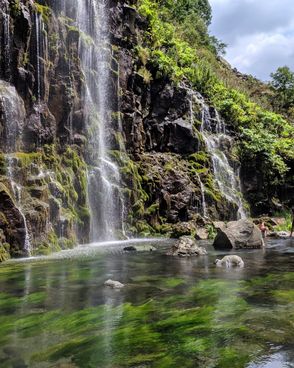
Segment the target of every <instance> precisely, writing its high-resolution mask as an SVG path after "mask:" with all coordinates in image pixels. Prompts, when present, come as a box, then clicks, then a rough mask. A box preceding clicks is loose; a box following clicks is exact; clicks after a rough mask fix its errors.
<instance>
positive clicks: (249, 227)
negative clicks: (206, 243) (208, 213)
mask: <svg viewBox="0 0 294 368" xmlns="http://www.w3.org/2000/svg"><path fill="white" fill-rule="evenodd" d="M215 225H216V224H215ZM216 230H217V236H216V238H215V240H214V243H213V246H214V248H216V249H232V248H233V249H258V248H261V247H263V246H264V242H263V240H262V237H261V232H260V230H259V229H258V227H257V226H256V225H254V223H253V222H252V221H250V220H239V221H231V222H229V223H227V224H225V223H218V224H217V226H216Z"/></svg>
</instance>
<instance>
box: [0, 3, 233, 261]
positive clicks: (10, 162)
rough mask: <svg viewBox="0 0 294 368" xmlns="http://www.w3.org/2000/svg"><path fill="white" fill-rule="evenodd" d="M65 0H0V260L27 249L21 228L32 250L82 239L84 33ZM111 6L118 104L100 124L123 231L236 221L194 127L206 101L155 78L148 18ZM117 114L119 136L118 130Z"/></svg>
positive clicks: (172, 230) (167, 230) (128, 7)
mask: <svg viewBox="0 0 294 368" xmlns="http://www.w3.org/2000/svg"><path fill="white" fill-rule="evenodd" d="M62 3H64V2H59V1H54V0H46V1H45V0H43V1H41V0H40V1H33V0H21V1H18V0H15V1H7V0H0V8H1V11H0V48H1V54H0V55H1V56H0V78H1V85H0V97H1V98H0V148H1V156H0V165H1V166H0V174H1V177H0V181H1V191H0V197H1V198H0V229H1V230H0V235H1V236H0V243H1V244H2V245H1V247H2V248H1V249H2V253H1V254H5V256H3V258H5V257H6V256H8V255H9V254H10V255H12V256H19V255H24V254H25V250H24V232H25V230H26V229H25V227H27V231H28V232H29V234H30V241H31V244H32V251H33V253H36V252H39V253H40V252H42V253H47V252H49V251H51V250H52V249H53V250H58V249H60V248H66V247H69V246H72V245H74V244H76V243H77V242H87V241H88V239H89V222H90V218H89V216H90V214H89V205H88V203H87V168H88V166H89V165H90V164H91V162H90V158H89V152H88V151H87V141H88V138H89V137H88V132H87V127H86V124H85V111H84V104H83V89H84V80H85V79H84V75H83V71H82V68H81V61H80V59H79V47H80V44H81V40H83V42H86V41H87V40H86V39H87V35H84V34H82V33H81V32H80V31H79V29H77V27H76V26H75V24H74V22H73V21H72V20H71V19H70V18H69V17H68V16H65V14H63V13H62V8H61V4H62ZM108 6H109V33H110V42H111V49H112V55H111V63H110V65H109V68H110V71H111V73H110V80H109V88H110V89H111V91H112V95H113V102H112V106H111V107H112V123H111V124H110V126H109V127H108V128H107V129H108V135H109V140H110V141H111V142H112V144H111V146H112V148H113V149H112V152H111V155H112V157H113V159H114V160H116V161H117V163H118V165H119V167H120V171H121V175H122V184H121V185H122V187H123V190H124V193H125V202H126V204H127V206H126V207H127V210H128V211H127V214H126V215H125V222H126V225H127V226H126V228H127V231H128V232H129V233H130V234H137V233H140V234H145V235H148V234H153V233H161V234H168V235H171V236H178V235H185V234H195V233H196V232H197V229H198V228H199V227H201V226H204V225H205V224H206V223H207V221H208V220H209V219H210V218H213V219H220V220H234V219H236V218H237V210H238V208H236V204H233V203H231V202H230V201H228V199H227V198H226V197H225V196H223V195H222V193H221V191H220V190H219V188H218V187H217V186H216V183H215V181H214V177H213V165H212V160H211V156H210V152H209V150H208V148H207V145H206V144H205V140H204V138H203V135H202V132H201V124H202V119H203V111H202V106H201V104H199V103H198V102H197V99H196V100H195V99H194V100H193V98H192V95H193V93H196V91H193V93H192V92H191V91H190V89H189V85H188V82H187V83H186V84H185V83H182V84H180V85H175V84H174V83H172V82H171V81H170V80H169V78H167V77H162V76H159V73H158V70H157V69H156V67H154V65H151V64H150V62H149V60H148V57H147V56H146V55H144V52H143V49H144V41H143V40H144V37H143V35H144V32H146V31H147V30H148V22H147V21H146V19H144V18H142V17H141V16H140V15H139V13H138V12H137V11H136V1H131V0H130V1H124V2H122V1H114V0H110V1H109V4H108ZM67 7H68V14H70V12H72V13H74V12H75V2H74V1H73V2H68V3H67ZM8 88H10V91H12V93H13V94H14V95H15V96H17V97H16V99H18V100H19V101H22V102H20V104H23V107H24V109H25V113H24V117H23V118H21V119H19V116H16V117H13V114H11V111H8V110H9V104H8V102H7V99H6V100H5V96H6V95H7V90H8ZM11 88H14V90H11ZM210 110H211V116H216V115H217V114H216V112H215V110H214V109H213V107H210ZM212 119H213V118H212ZM12 120H13V121H12ZM118 122H119V123H120V124H122V128H123V134H117V129H116V128H117V126H118ZM11 124H14V125H13V126H14V127H15V129H14V132H15V137H17V139H16V140H15V142H14V143H13V145H12V146H11V145H8V144H7V142H8V137H9V134H8V132H9V129H8V126H9V125H10V126H11ZM232 134H233V132H232ZM122 147H125V149H122ZM231 149H232V147H230V146H228V147H226V150H227V157H228V160H229V161H230V164H231V166H232V167H233V168H234V169H236V171H237V169H238V168H239V162H238V160H237V159H236V157H235V156H234V155H233V154H231ZM15 186H17V188H19V189H18V191H19V192H18V195H17V194H16V191H15ZM20 212H21V213H23V214H24V217H25V219H26V223H24V217H23V216H22V215H21V214H20ZM0 257H1V256H0Z"/></svg>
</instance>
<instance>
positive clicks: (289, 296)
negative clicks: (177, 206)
mask: <svg viewBox="0 0 294 368" xmlns="http://www.w3.org/2000/svg"><path fill="white" fill-rule="evenodd" d="M133 243H134V242H133ZM171 243H172V240H167V241H166V242H164V241H153V240H145V241H144V243H143V245H145V246H146V245H147V244H149V245H153V246H155V247H156V248H157V251H153V252H150V251H145V252H144V251H143V252H123V247H124V246H125V245H126V243H125V242H124V243H122V244H120V243H119V242H116V243H114V242H112V244H109V243H102V244H101V243H100V244H96V245H94V246H93V245H89V246H85V247H80V248H78V249H77V250H73V251H69V252H63V257H60V258H58V257H59V256H58V255H56V256H52V257H50V258H39V259H27V260H24V261H20V262H18V261H13V262H8V263H6V264H2V265H1V266H0V290H1V292H0V326H1V327H0V342H1V343H0V366H1V368H2V367H3V368H12V367H13V368H18V367H19V368H20V367H22V368H24V367H29V368H35V367H36V368H47V367H48V368H49V367H60V368H61V367H71V368H73V367H81V368H92V367H93V368H98V367H99V368H114V367H115V368H121V367H137V368H139V367H155V368H157V367H158V368H164V367H168V368H176V367H180V366H181V367H191V368H192V367H193V368H194V367H200V368H202V367H203V368H207V367H218V368H232V367H235V368H245V367H246V368H284V367H285V368H286V367H287V368H289V367H294V354H293V351H294V327H293V326H294V294H293V286H294V273H293V269H294V268H293V267H294V241H291V240H281V241H271V242H269V243H268V244H267V247H266V249H263V250H254V251H246V252H241V254H240V255H241V256H242V258H243V259H244V262H245V267H244V268H243V269H225V268H216V267H215V265H214V263H213V261H214V259H215V258H216V257H218V256H220V255H221V254H224V253H220V252H216V251H214V250H213V249H212V248H211V246H210V245H209V243H203V245H206V246H207V247H208V251H209V252H208V256H203V257H199V258H190V259H183V258H173V257H168V256H165V252H166V249H167V248H168V247H169V246H170V245H171ZM103 244H104V245H103ZM89 249H95V251H92V252H89ZM83 252H84V253H83ZM109 278H111V279H113V280H118V281H120V282H122V283H124V284H125V287H124V288H123V289H121V290H113V289H110V288H107V287H105V286H104V285H103V284H104V282H105V280H107V279H109Z"/></svg>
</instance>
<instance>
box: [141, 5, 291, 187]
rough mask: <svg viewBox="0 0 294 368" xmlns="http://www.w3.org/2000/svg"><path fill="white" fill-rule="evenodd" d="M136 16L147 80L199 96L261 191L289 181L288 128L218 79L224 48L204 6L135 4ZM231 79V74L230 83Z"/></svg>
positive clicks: (278, 119)
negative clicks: (252, 167)
mask: <svg viewBox="0 0 294 368" xmlns="http://www.w3.org/2000/svg"><path fill="white" fill-rule="evenodd" d="M138 10H139V12H140V13H141V14H142V15H143V16H144V17H147V19H148V21H149V28H148V31H147V32H146V33H145V34H144V37H143V39H142V46H141V48H142V49H143V50H144V51H145V53H144V54H145V55H148V62H145V65H146V67H145V68H146V69H147V70H148V71H149V72H150V73H153V74H154V70H156V74H155V75H153V74H152V77H153V78H159V77H163V76H167V77H169V78H171V79H172V80H173V81H174V82H175V83H179V82H182V81H184V82H186V83H187V82H188V83H189V84H190V85H191V86H192V87H193V88H194V89H196V90H197V91H199V92H200V93H202V94H203V95H204V96H205V97H206V99H207V100H208V101H209V102H210V103H211V104H213V105H214V106H215V107H216V108H217V109H218V110H219V112H220V113H221V115H222V117H223V118H225V120H226V123H227V125H228V126H229V127H230V128H231V129H232V130H233V131H234V132H235V134H236V136H237V137H238V153H239V157H240V158H241V160H242V161H243V162H248V160H251V161H252V160H254V161H255V162H256V163H257V164H258V166H259V167H260V168H261V169H262V172H263V177H264V183H265V186H267V187H269V186H272V187H275V186H276V185H277V184H281V183H282V182H283V180H284V179H285V178H286V177H288V180H289V176H291V177H292V176H293V173H291V172H290V168H291V166H292V167H293V161H294V145H293V138H294V126H293V124H292V123H291V122H289V121H288V120H286V119H285V118H284V117H283V116H282V115H281V114H277V113H274V112H272V111H270V110H267V109H265V108H263V107H262V106H261V105H260V104H257V103H256V102H254V101H253V100H252V99H250V98H249V96H248V93H247V94H246V93H244V92H243V91H241V90H242V88H243V86H242V83H241V82H240V85H241V90H240V89H236V88H232V87H231V86H229V85H228V83H227V79H225V78H222V76H221V73H220V69H221V68H222V62H221V61H220V58H219V56H218V55H219V53H222V52H223V50H224V46H225V45H224V44H222V43H221V42H220V41H219V40H217V39H216V38H215V37H211V36H210V35H209V32H208V25H209V22H210V19H211V9H210V6H209V3H208V1H207V0H203V1H200V0H182V1H177V2H173V1H170V0H158V1H153V0H139V1H138ZM141 54H142V50H141ZM233 74H234V73H233V71H231V75H232V80H233V79H234V75H233ZM289 172H290V173H289Z"/></svg>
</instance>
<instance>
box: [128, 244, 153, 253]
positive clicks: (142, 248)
mask: <svg viewBox="0 0 294 368" xmlns="http://www.w3.org/2000/svg"><path fill="white" fill-rule="evenodd" d="M123 250H124V251H125V252H153V251H154V250H156V248H155V247H153V245H144V244H141V245H140V244H139V245H130V246H127V247H124V249H123Z"/></svg>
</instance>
